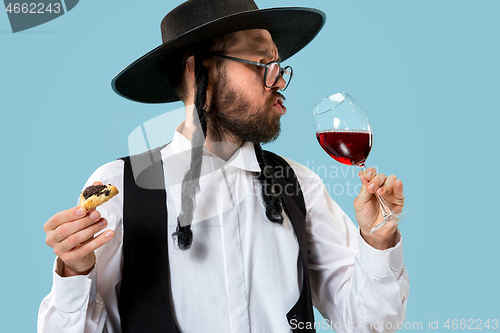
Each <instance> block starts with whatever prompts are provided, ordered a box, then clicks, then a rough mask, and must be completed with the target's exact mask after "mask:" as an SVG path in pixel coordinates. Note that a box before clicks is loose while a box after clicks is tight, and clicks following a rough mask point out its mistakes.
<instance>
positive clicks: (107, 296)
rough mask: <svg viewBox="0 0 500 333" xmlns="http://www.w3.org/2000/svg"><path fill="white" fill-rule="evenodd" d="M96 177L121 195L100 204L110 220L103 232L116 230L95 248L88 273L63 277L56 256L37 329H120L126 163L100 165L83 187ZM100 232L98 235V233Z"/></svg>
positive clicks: (87, 332)
mask: <svg viewBox="0 0 500 333" xmlns="http://www.w3.org/2000/svg"><path fill="white" fill-rule="evenodd" d="M94 181H101V182H103V183H104V184H113V185H115V186H116V187H117V188H118V191H119V193H118V195H117V196H116V197H114V198H113V199H112V200H109V201H108V202H106V203H104V204H103V205H101V206H99V207H97V209H96V210H98V211H99V212H100V213H101V217H103V218H105V219H106V220H107V221H108V225H107V227H106V228H105V229H104V230H102V231H101V232H99V234H100V233H102V232H105V231H107V230H113V231H114V233H115V236H114V237H113V239H112V240H111V241H109V242H108V243H107V244H105V245H104V246H102V247H101V248H99V249H97V250H96V252H95V253H96V258H97V259H96V265H95V266H94V268H93V269H92V270H91V271H90V273H89V274H88V275H85V276H72V277H61V276H60V275H59V274H58V271H57V262H58V261H59V260H60V259H59V258H56V260H55V262H54V270H53V273H52V274H53V282H52V289H51V291H50V293H49V294H48V295H47V296H46V297H45V298H44V299H43V301H42V303H41V304H40V307H39V312H38V324H37V332H38V333H49V332H51V333H53V332H61V333H62V332H64V333H66V332H75V333H76V332H82V333H101V332H110V333H112V332H120V322H119V315H118V308H117V299H118V295H117V289H118V288H117V286H118V285H119V283H120V281H121V260H122V255H121V247H122V241H123V230H122V228H123V226H122V214H123V213H122V211H123V163H122V161H115V162H111V163H108V164H106V165H104V166H102V167H100V168H99V169H97V170H96V171H95V172H94V173H93V174H92V176H91V177H90V178H89V180H88V181H87V183H86V184H85V186H84V188H85V187H87V186H88V185H91V184H92V183H93V182H94ZM96 236H97V235H96Z"/></svg>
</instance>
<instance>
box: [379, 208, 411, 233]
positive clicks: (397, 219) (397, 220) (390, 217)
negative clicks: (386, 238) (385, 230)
mask: <svg viewBox="0 0 500 333" xmlns="http://www.w3.org/2000/svg"><path fill="white" fill-rule="evenodd" d="M410 212H411V210H407V211H404V212H401V213H399V214H391V215H387V216H386V217H385V218H384V220H383V221H382V222H380V223H379V224H377V225H376V226H374V227H373V228H372V230H370V234H373V233H374V232H375V231H377V230H378V229H380V228H382V227H383V226H384V225H386V224H387V223H388V222H391V221H395V222H394V225H398V224H399V223H400V222H401V221H402V220H404V219H405V218H406V216H407V215H408V213H410Z"/></svg>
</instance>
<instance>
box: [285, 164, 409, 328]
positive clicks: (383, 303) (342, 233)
mask: <svg viewBox="0 0 500 333" xmlns="http://www.w3.org/2000/svg"><path fill="white" fill-rule="evenodd" d="M289 163H290V164H291V165H292V167H293V168H294V171H295V172H296V174H297V177H298V179H299V182H300V185H301V187H302V191H303V193H304V200H305V202H306V209H307V220H306V222H307V226H306V229H307V241H308V242H307V243H308V244H307V245H308V261H309V275H310V280H311V291H312V297H313V304H314V306H315V307H316V308H317V309H318V311H319V312H320V313H321V314H322V315H323V317H324V318H325V319H327V320H328V322H329V324H330V325H331V327H332V328H334V329H335V331H336V332H394V331H396V330H397V329H398V328H401V326H402V325H403V323H404V319H405V316H406V304H407V299H408V293H409V280H408V274H407V272H406V268H405V266H404V263H403V246H402V237H401V234H400V232H399V230H398V231H397V235H396V237H397V240H398V242H397V244H396V246H394V247H393V248H389V249H386V250H383V251H381V250H377V249H374V248H373V247H371V246H370V245H369V244H367V243H366V242H365V241H364V239H363V238H362V237H361V234H360V231H359V230H358V228H356V226H355V225H354V224H353V223H352V221H351V220H350V219H349V217H348V216H347V215H346V214H345V213H344V212H343V211H342V209H341V208H340V207H339V206H338V205H337V203H336V202H335V201H334V200H333V199H332V198H331V197H330V196H329V195H328V192H327V190H326V187H325V186H324V184H323V183H322V181H321V179H320V178H319V177H318V176H317V175H316V174H314V173H313V172H312V171H311V170H309V169H307V168H306V167H304V166H302V165H300V164H298V163H295V162H293V161H289Z"/></svg>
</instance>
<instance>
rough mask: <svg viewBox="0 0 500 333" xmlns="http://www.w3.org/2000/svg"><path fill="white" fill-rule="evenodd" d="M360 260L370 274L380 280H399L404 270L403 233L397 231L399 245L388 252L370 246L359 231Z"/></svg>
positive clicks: (387, 250)
mask: <svg viewBox="0 0 500 333" xmlns="http://www.w3.org/2000/svg"><path fill="white" fill-rule="evenodd" d="M358 238H359V258H360V261H361V263H362V264H363V265H364V266H365V267H366V270H367V271H368V273H370V274H371V275H373V276H376V277H379V278H385V277H389V276H391V275H392V276H394V277H395V278H396V279H398V278H399V276H400V275H401V272H402V270H403V263H404V260H403V238H402V237H401V232H400V231H399V229H398V230H396V239H397V240H398V242H397V244H396V245H395V246H394V247H391V248H388V249H386V250H377V249H375V248H373V247H372V246H371V245H369V244H368V243H367V242H366V241H365V240H364V238H363V237H362V236H361V231H360V230H359V229H358Z"/></svg>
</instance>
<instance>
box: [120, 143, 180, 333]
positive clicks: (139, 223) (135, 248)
mask: <svg viewBox="0 0 500 333" xmlns="http://www.w3.org/2000/svg"><path fill="white" fill-rule="evenodd" d="M161 148H163V147H160V148H156V149H154V150H152V151H149V152H146V153H144V154H141V155H135V156H131V157H125V158H122V160H123V161H124V162H125V169H124V179H123V187H124V198H123V224H124V228H123V229H124V230H123V259H124V261H123V271H122V281H121V287H120V297H119V300H118V309H119V312H120V320H121V326H122V331H123V332H124V333H127V332H131V333H137V332H151V333H154V332H175V333H178V332H179V330H178V328H177V326H176V324H175V321H174V318H173V315H172V309H171V304H170V272H169V263H168V243H167V242H168V241H169V237H168V235H167V209H166V202H167V196H166V192H165V182H164V176H163V166H162V163H161V156H160V150H161Z"/></svg>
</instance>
